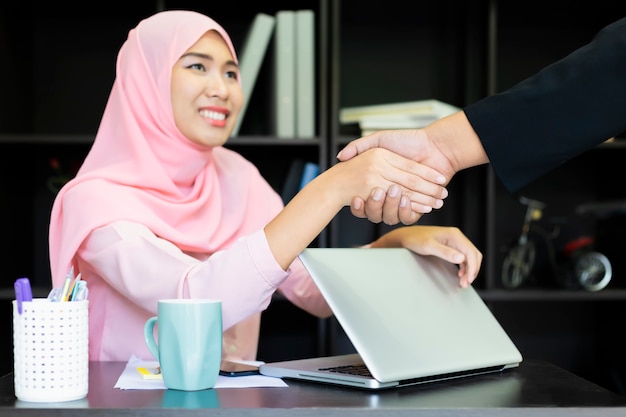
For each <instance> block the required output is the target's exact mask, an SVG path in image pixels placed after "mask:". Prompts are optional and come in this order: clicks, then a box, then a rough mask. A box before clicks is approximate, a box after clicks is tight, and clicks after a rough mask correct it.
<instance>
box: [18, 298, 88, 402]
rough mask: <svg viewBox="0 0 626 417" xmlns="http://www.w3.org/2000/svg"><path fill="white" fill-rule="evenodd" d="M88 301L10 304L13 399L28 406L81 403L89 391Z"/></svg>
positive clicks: (43, 301)
mask: <svg viewBox="0 0 626 417" xmlns="http://www.w3.org/2000/svg"><path fill="white" fill-rule="evenodd" d="M88 305H89V301H88V300H82V301H72V302H65V303H63V302H61V303H59V302H51V301H49V300H47V299H43V298H35V299H33V300H32V301H23V302H22V303H21V313H20V312H19V311H18V303H17V300H13V358H14V359H13V361H14V382H15V396H16V397H17V398H18V400H21V401H28V402H60V401H73V400H78V399H81V398H84V397H85V396H86V395H87V391H88V386H89V346H88V340H89V332H88V322H89V316H88Z"/></svg>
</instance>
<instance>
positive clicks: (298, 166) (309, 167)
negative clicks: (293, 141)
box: [280, 158, 320, 204]
mask: <svg viewBox="0 0 626 417" xmlns="http://www.w3.org/2000/svg"><path fill="white" fill-rule="evenodd" d="M319 173H320V166H319V164H317V163H315V162H311V161H305V160H304V159H301V158H296V159H294V160H293V161H291V164H290V165H289V169H288V170H287V175H286V176H285V182H284V183H283V187H282V190H281V193H280V196H281V197H282V199H283V203H284V204H287V203H288V202H289V201H290V200H291V199H292V198H293V196H295V195H296V194H297V193H298V191H300V190H301V189H303V188H304V186H305V185H307V184H308V183H309V182H310V181H311V180H312V179H313V178H315V177H317V176H318V175H319Z"/></svg>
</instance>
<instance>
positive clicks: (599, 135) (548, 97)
mask: <svg viewBox="0 0 626 417" xmlns="http://www.w3.org/2000/svg"><path fill="white" fill-rule="evenodd" d="M464 111H465V114H466V115H467V117H468V119H469V121H470V123H471V125H472V127H473V128H474V130H475V131H476V133H477V134H478V136H479V137H480V140H481V142H482V144H483V147H484V149H485V151H486V153H487V155H488V157H489V161H490V163H491V165H492V167H493V169H494V171H495V173H496V175H497V177H498V178H499V179H500V181H502V183H503V184H504V185H505V186H506V187H507V189H508V190H509V191H511V192H513V191H516V190H518V189H519V188H521V187H522V186H524V185H526V184H527V183H529V182H530V181H532V180H534V179H536V178H538V177H540V176H541V175H543V174H545V173H546V172H548V171H549V170H551V169H553V168H555V167H556V166H558V165H560V164H562V163H563V162H565V161H567V160H569V159H571V158H573V157H575V156H576V155H579V154H580V153H582V152H584V151H586V150H587V149H590V148H592V147H594V146H596V145H598V144H600V143H602V142H603V141H605V140H606V139H609V138H610V137H612V136H615V135H617V134H620V133H622V132H624V131H626V18H623V19H621V20H618V21H617V22H614V23H613V24H611V25H609V26H607V27H605V28H604V29H602V30H601V31H600V32H599V33H598V34H597V35H596V36H595V37H594V39H593V40H592V41H591V42H590V43H589V44H587V45H585V46H583V47H582V48H580V49H578V50H576V51H574V52H573V53H571V54H570V55H568V56H566V57H565V58H563V59H562V60H560V61H558V62H556V63H554V64H552V65H550V66H548V67H546V68H544V69H543V70H541V71H540V72H539V73H537V74H536V75H534V76H532V77H530V78H528V79H526V80H524V81H522V82H521V83H519V84H517V85H516V86H514V87H512V88H511V89H509V90H506V91H504V92H502V93H499V94H496V95H493V96H490V97H487V98H484V99H483V100H481V101H478V102H477V103H474V104H472V105H470V106H468V107H466V108H465V109H464Z"/></svg>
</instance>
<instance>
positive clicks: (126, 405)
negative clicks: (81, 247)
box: [0, 361, 626, 417]
mask: <svg viewBox="0 0 626 417" xmlns="http://www.w3.org/2000/svg"><path fill="white" fill-rule="evenodd" d="M124 366H125V363H123V362H92V363H90V368H89V394H88V395H87V397H86V398H85V399H83V400H78V401H73V402H66V403H46V404H37V403H24V402H20V401H17V400H16V398H15V395H14V390H13V374H8V375H5V376H3V377H1V378H0V414H1V415H2V416H5V415H6V416H10V415H20V416H33V417H34V416H41V415H45V416H61V415H62V416H104V415H107V416H108V415H114V416H148V417H151V416H159V417H161V416H171V415H176V416H177V417H182V416H200V415H202V416H206V415H211V416H213V415H217V416H257V415H259V416H273V417H275V416H285V415H298V416H318V415H323V416H325V417H330V416H342V417H346V416H362V415H366V416H378V415H381V416H383V415H384V416H395V415H398V416H409V415H415V414H416V411H419V413H420V414H426V413H428V414H430V415H437V416H452V415H454V416H458V415H464V416H495V415H498V416H501V415H507V416H522V415H523V416H528V415H541V416H546V415H555V416H557V415H558V416H565V415H567V416H582V415H589V416H618V415H620V416H625V415H626V397H623V396H620V395H617V394H615V393H612V392H610V391H608V390H605V389H604V388H602V387H599V386H597V385H595V384H593V383H591V382H588V381H586V380H584V379H581V378H579V377H577V376H575V375H573V374H571V373H569V372H567V371H565V370H563V369H561V368H558V367H556V366H554V365H551V364H548V363H545V362H534V361H524V362H523V363H522V364H521V366H520V367H519V368H517V369H512V370H507V371H504V372H502V373H500V374H492V375H481V376H473V377H469V378H465V379H458V380H453V381H447V382H440V383H434V384H428V385H416V386H411V387H404V388H399V389H392V390H386V391H382V392H377V393H372V392H369V391H362V390H359V389H349V388H340V387H334V386H326V385H320V384H315V383H296V382H293V381H286V382H287V383H288V385H289V387H286V388H220V389H212V390H205V391H198V392H183V391H174V390H119V389H116V388H114V385H115V383H116V381H117V378H118V377H119V376H120V374H121V373H122V371H123V369H124ZM42 408H45V412H44V413H42V411H43V410H42ZM174 409H177V410H176V411H174ZM208 409H211V410H208ZM174 413H175V414H174Z"/></svg>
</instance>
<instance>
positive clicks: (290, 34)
mask: <svg viewBox="0 0 626 417" xmlns="http://www.w3.org/2000/svg"><path fill="white" fill-rule="evenodd" d="M270 45H272V46H270ZM270 47H273V48H274V50H273V56H274V62H272V63H271V64H272V65H273V79H272V80H271V82H272V83H273V87H272V88H273V98H272V101H271V103H268V104H269V105H271V106H273V109H272V114H273V116H272V117H273V120H272V121H271V122H272V123H271V124H272V127H273V128H272V130H273V134H274V135H275V136H277V137H278V138H281V139H292V138H305V139H311V138H313V137H314V136H315V14H314V12H313V10H280V11H278V12H277V13H276V15H274V16H272V15H268V14H265V13H258V14H257V15H256V17H255V19H254V21H253V22H252V25H251V26H250V29H249V30H248V33H247V35H246V37H245V39H244V42H243V45H242V49H241V53H240V60H239V67H240V72H241V80H242V85H243V93H244V107H243V108H242V111H241V115H240V117H239V120H238V121H237V124H236V126H235V129H234V130H233V133H232V135H233V136H237V135H238V134H239V130H240V127H241V123H242V122H244V121H245V112H246V108H247V103H248V102H249V101H250V97H251V96H252V92H253V90H254V84H255V83H256V82H257V76H258V74H259V71H260V69H261V66H262V64H263V61H264V59H265V57H266V55H269V54H267V51H268V50H269V48H270Z"/></svg>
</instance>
